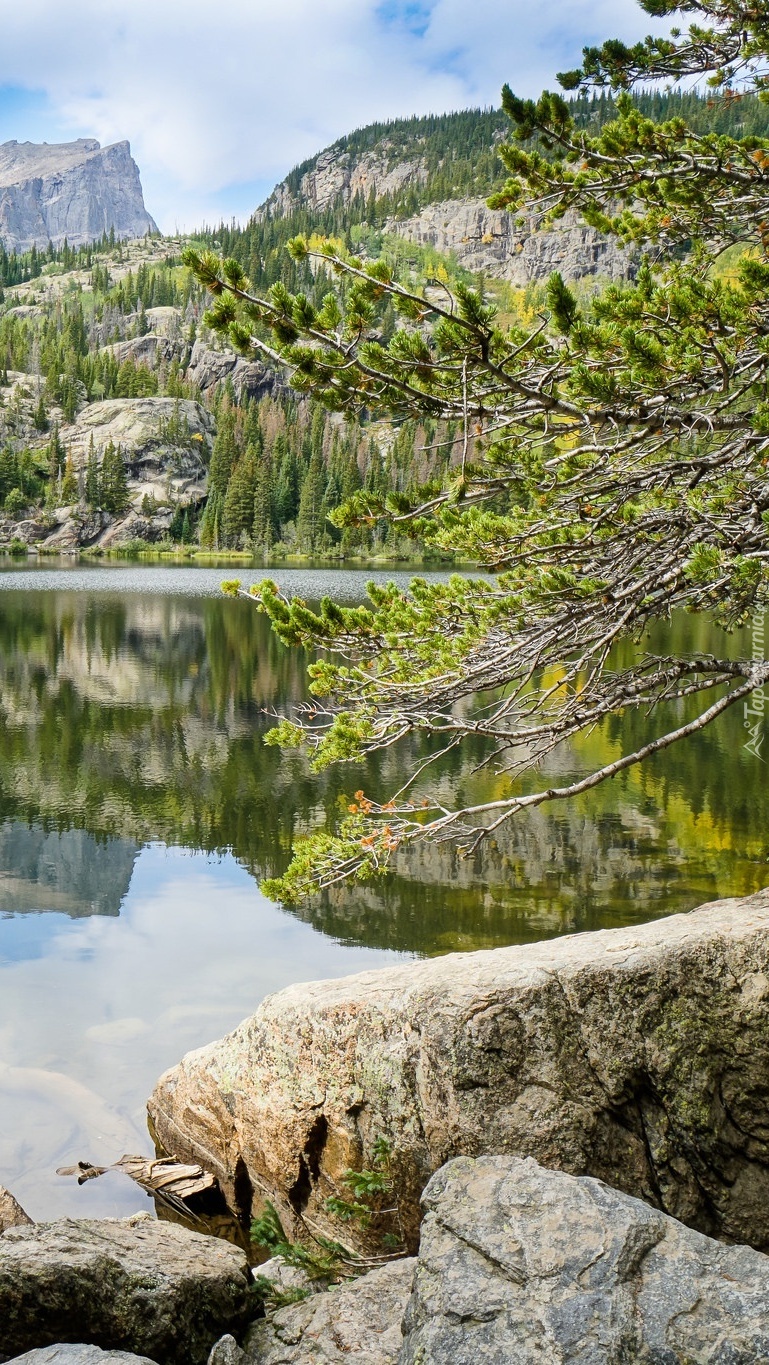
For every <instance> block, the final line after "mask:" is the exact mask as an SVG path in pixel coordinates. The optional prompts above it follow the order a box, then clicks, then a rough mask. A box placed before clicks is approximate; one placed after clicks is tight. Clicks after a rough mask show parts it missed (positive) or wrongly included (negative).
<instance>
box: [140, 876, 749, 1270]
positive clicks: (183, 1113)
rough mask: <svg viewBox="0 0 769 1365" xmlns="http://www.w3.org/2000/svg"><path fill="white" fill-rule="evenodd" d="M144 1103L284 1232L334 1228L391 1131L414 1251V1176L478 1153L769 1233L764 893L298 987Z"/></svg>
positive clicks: (162, 1128)
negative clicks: (270, 1210)
mask: <svg viewBox="0 0 769 1365" xmlns="http://www.w3.org/2000/svg"><path fill="white" fill-rule="evenodd" d="M150 1113H151V1117H152V1121H153V1123H154V1125H155V1129H156V1131H157V1134H158V1136H159V1139H160V1141H161V1142H162V1143H163V1144H164V1145H165V1146H166V1147H167V1148H168V1150H171V1151H174V1152H175V1153H177V1155H179V1156H180V1157H181V1158H183V1159H188V1158H189V1159H192V1160H196V1161H200V1162H201V1163H202V1164H203V1165H204V1166H205V1167H206V1168H207V1169H209V1170H212V1171H214V1172H215V1173H216V1174H217V1175H218V1176H219V1178H220V1181H221V1182H222V1185H223V1187H224V1189H225V1190H226V1192H227V1194H228V1197H229V1199H230V1200H231V1202H232V1204H233V1205H234V1206H235V1207H236V1208H238V1209H239V1211H240V1213H241V1215H242V1216H243V1217H246V1216H248V1214H249V1213H250V1211H251V1204H252V1203H253V1204H254V1205H255V1206H258V1205H259V1204H260V1202H261V1200H262V1198H263V1197H264V1196H265V1195H266V1196H267V1197H269V1198H270V1199H272V1200H273V1201H274V1202H275V1204H276V1206H277V1207H278V1209H279V1212H280V1214H281V1216H282V1217H283V1218H284V1221H285V1223H286V1225H287V1226H288V1227H292V1226H293V1227H294V1229H296V1227H297V1224H296V1222H295V1221H294V1222H293V1223H292V1219H293V1220H295V1219H296V1216H297V1215H299V1214H301V1215H302V1216H303V1217H304V1218H305V1219H307V1220H309V1222H310V1223H311V1225H313V1226H320V1227H321V1228H324V1229H326V1230H328V1231H331V1232H332V1233H336V1234H337V1235H339V1234H340V1232H341V1229H340V1228H337V1227H335V1225H334V1223H333V1220H332V1219H331V1217H330V1215H329V1214H328V1213H327V1211H326V1209H325V1200H326V1199H327V1198H328V1197H329V1196H330V1195H335V1194H339V1193H342V1194H343V1193H344V1187H343V1186H342V1185H341V1177H342V1176H343V1174H344V1172H345V1171H346V1170H347V1169H348V1168H350V1167H354V1168H356V1169H365V1168H367V1167H370V1166H371V1165H372V1162H373V1159H374V1144H375V1142H376V1140H377V1138H378V1137H380V1136H385V1137H387V1138H389V1139H390V1142H391V1144H392V1148H393V1153H394V1155H393V1173H394V1180H395V1190H394V1195H395V1198H396V1199H397V1201H398V1203H399V1205H400V1210H401V1216H402V1219H403V1223H404V1228H405V1232H406V1239H407V1243H408V1246H409V1248H410V1249H412V1250H413V1249H414V1248H415V1246H416V1243H417V1238H418V1226H419V1198H420V1195H421V1192H422V1190H423V1189H424V1187H425V1185H426V1184H427V1181H428V1179H429V1177H430V1175H431V1174H432V1173H433V1172H434V1171H436V1170H437V1169H438V1168H439V1167H440V1166H442V1165H443V1164H444V1162H446V1161H447V1160H449V1159H450V1158H452V1157H454V1156H457V1155H481V1154H484V1153H489V1152H495V1153H500V1152H503V1153H510V1154H514V1155H518V1156H524V1157H525V1156H532V1157H535V1158H536V1159H537V1160H538V1161H539V1162H541V1163H542V1164H543V1165H545V1166H547V1167H550V1168H553V1169H561V1170H564V1171H567V1172H571V1173H573V1174H576V1175H583V1174H587V1175H592V1176H596V1177H598V1178H599V1179H602V1180H604V1181H606V1183H607V1184H609V1185H612V1186H614V1187H616V1188H618V1189H620V1190H624V1191H626V1192H628V1193H630V1194H634V1195H637V1196H640V1197H641V1198H642V1199H645V1200H646V1201H647V1202H648V1203H649V1204H651V1205H656V1206H657V1207H659V1208H661V1209H663V1210H665V1211H666V1212H667V1213H670V1214H672V1215H674V1216H675V1217H677V1218H679V1219H680V1220H681V1221H683V1222H684V1223H687V1224H689V1225H690V1226H692V1227H695V1228H699V1229H700V1230H701V1231H703V1232H707V1233H709V1234H711V1235H714V1236H718V1237H724V1238H727V1239H729V1240H733V1241H737V1242H746V1243H749V1244H751V1245H753V1246H755V1247H767V1246H769V892H762V893H759V894H758V895H756V896H753V897H749V898H747V899H745V900H728V901H721V902H717V903H715V904H712V905H708V906H704V907H702V908H701V909H699V910H697V911H693V912H692V913H691V914H686V915H676V916H673V917H671V918H669V919H665V920H657V921H655V922H652V923H650V924H645V925H642V926H640V927H636V928H632V929H618V930H610V931H603V932H600V933H593V934H582V935H574V936H571V937H568V938H562V939H558V940H555V941H551V942H548V943H538V944H532V945H526V946H522V947H514V948H505V949H497V950H495V951H493V952H481V953H468V954H456V955H451V956H448V957H444V958H438V959H435V960H432V961H426V962H419V963H413V964H407V965H404V966H398V967H395V968H388V969H386V970H384V971H377V972H367V973H363V974H362V975H360V976H355V977H349V978H347V979H346V980H341V981H330V982H318V983H312V984H309V985H302V986H293V987H291V988H289V989H288V990H285V991H282V992H280V993H279V994H278V995H275V996H272V997H270V998H269V999H267V1000H265V1001H264V1002H263V1004H262V1005H261V1006H260V1008H259V1009H258V1010H257V1012H256V1014H255V1015H254V1016H253V1017H252V1018H250V1019H248V1020H246V1021H245V1023H243V1024H242V1025H241V1026H240V1027H239V1028H238V1029H236V1030H235V1032H234V1033H232V1034H230V1035H229V1036H228V1037H227V1038H225V1039H223V1040H222V1041H221V1042H219V1043H215V1044H213V1045H212V1046H210V1047H206V1048H203V1049H201V1050H199V1051H197V1052H193V1053H190V1054H189V1055H188V1056H187V1057H186V1058H185V1059H184V1060H183V1061H182V1062H181V1063H180V1064H179V1065H178V1066H176V1067H174V1068H173V1069H172V1070H171V1071H169V1072H167V1073H166V1075H165V1076H164V1077H162V1078H161V1080H160V1082H159V1083H158V1085H157V1088H156V1090H155V1093H154V1095H153V1097H152V1100H151V1102H150ZM349 1236H350V1229H349V1227H346V1228H345V1229H344V1237H346V1238H349ZM361 1238H362V1243H363V1244H365V1238H363V1235H361Z"/></svg>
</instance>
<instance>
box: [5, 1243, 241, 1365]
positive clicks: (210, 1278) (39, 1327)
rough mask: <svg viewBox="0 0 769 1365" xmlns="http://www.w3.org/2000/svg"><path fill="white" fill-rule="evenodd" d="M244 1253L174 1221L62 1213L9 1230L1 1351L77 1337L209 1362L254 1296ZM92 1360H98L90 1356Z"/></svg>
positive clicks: (161, 1357)
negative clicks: (47, 1220)
mask: <svg viewBox="0 0 769 1365" xmlns="http://www.w3.org/2000/svg"><path fill="white" fill-rule="evenodd" d="M250 1299H251V1295H250V1278H249V1272H248V1265H247V1262H246V1258H245V1256H244V1254H243V1252H241V1251H238V1249H237V1248H236V1247H233V1246H230V1245H229V1244H227V1243H225V1242H220V1241H217V1240H215V1239H214V1238H211V1237H202V1236H200V1235H199V1234H198V1233H194V1232H187V1231H186V1230H185V1229H183V1228H178V1227H174V1226H171V1225H170V1224H168V1223H158V1222H154V1221H152V1220H141V1221H140V1222H138V1223H131V1222H120V1221H117V1220H115V1221H109V1220H105V1221H102V1222H96V1221H88V1220H74V1219H69V1218H64V1219H60V1220H59V1221H57V1222H55V1223H38V1224H37V1225H36V1226H34V1227H22V1228H14V1229H10V1230H9V1231H7V1232H5V1233H3V1236H2V1237H0V1352H2V1353H4V1354H5V1355H6V1357H7V1356H12V1355H13V1354H14V1353H20V1352H22V1351H29V1350H32V1349H33V1348H35V1347H41V1346H48V1345H53V1344H54V1343H56V1342H60V1341H61V1339H62V1338H66V1337H70V1338H72V1337H75V1338H76V1339H77V1338H79V1339H80V1340H85V1341H86V1342H89V1343H91V1344H93V1345H98V1346H102V1347H104V1348H107V1349H114V1350H129V1351H134V1352H136V1353H137V1354H139V1355H146V1356H149V1357H150V1359H156V1360H158V1361H160V1362H162V1365H177V1362H178V1365H204V1362H205V1361H206V1359H207V1357H208V1353H209V1351H210V1349H211V1346H212V1345H213V1344H214V1342H215V1341H216V1340H217V1339H218V1338H219V1337H220V1336H221V1335H222V1333H223V1332H225V1331H233V1330H234V1331H240V1330H241V1329H242V1328H243V1327H244V1325H245V1323H246V1321H247V1319H248V1313H249V1304H250ZM89 1365H90V1363H89Z"/></svg>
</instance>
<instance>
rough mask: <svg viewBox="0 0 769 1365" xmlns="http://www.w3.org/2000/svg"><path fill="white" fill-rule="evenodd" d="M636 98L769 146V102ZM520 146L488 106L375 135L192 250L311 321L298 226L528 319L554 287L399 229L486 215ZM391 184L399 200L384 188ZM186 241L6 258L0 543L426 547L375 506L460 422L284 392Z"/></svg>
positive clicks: (598, 121) (320, 159)
mask: <svg viewBox="0 0 769 1365" xmlns="http://www.w3.org/2000/svg"><path fill="white" fill-rule="evenodd" d="M638 104H639V106H640V108H641V110H642V112H644V113H646V114H648V115H649V116H651V117H653V118H654V119H655V120H656V121H663V120H666V119H670V118H675V117H679V116H681V117H683V118H685V119H686V120H688V121H689V123H690V124H691V125H692V126H693V127H695V128H696V129H698V130H701V131H703V132H705V131H709V130H710V131H717V132H720V133H737V134H740V135H750V136H757V137H766V136H769V107H767V106H766V105H764V104H762V103H760V102H759V101H758V100H757V99H756V98H746V99H736V98H734V99H728V98H719V99H709V98H706V97H704V96H701V95H698V94H696V93H687V94H666V95H663V94H646V95H644V94H642V95H640V96H639V97H638ZM572 108H573V109H574V111H575V114H576V118H577V122H578V124H579V126H580V127H584V128H585V129H586V130H588V131H594V130H595V129H597V128H599V127H602V126H604V125H605V124H606V123H607V122H608V121H610V120H611V119H612V118H613V116H614V114H615V112H616V111H615V105H614V102H613V99H612V98H611V96H609V95H606V94H603V95H601V96H597V97H591V98H589V99H587V98H581V99H577V100H574V101H573V102H572ZM507 134H508V127H507V120H506V118H505V117H504V115H503V114H502V113H501V112H500V111H494V110H485V111H483V110H470V111H464V112H462V113H457V114H448V115H441V116H431V117H427V118H413V119H405V120H398V121H395V122H392V123H385V124H372V125H370V126H369V127H366V128H363V129H359V130H357V131H356V132H354V133H351V134H350V135H349V136H347V137H345V138H341V139H340V140H339V141H338V142H337V143H335V144H334V146H333V147H331V148H329V149H327V151H326V152H324V153H322V154H320V155H319V156H317V157H314V158H312V159H310V160H308V161H307V162H305V163H303V164H302V165H300V166H298V167H296V168H295V170H293V171H292V172H291V174H290V175H289V176H288V177H287V178H286V180H285V181H284V182H283V184H282V185H281V186H278V188H277V189H276V191H275V192H274V194H273V195H272V196H271V197H270V199H269V200H268V201H267V204H266V205H264V206H263V207H262V209H260V210H259V211H257V213H256V214H255V215H254V217H253V218H252V220H251V222H250V223H249V224H248V225H247V226H245V227H244V228H237V227H233V226H231V227H225V226H224V225H222V226H220V227H219V228H218V229H217V230H215V231H213V230H212V231H206V232H203V233H201V234H200V236H199V238H198V241H199V242H200V244H202V245H211V244H213V245H214V246H215V248H216V249H217V250H218V251H220V252H221V253H222V254H223V255H225V256H231V257H234V258H235V259H237V260H238V261H240V262H241V263H242V265H243V266H244V268H245V270H246V272H247V273H248V275H249V276H250V278H251V280H252V283H253V285H254V287H255V288H256V289H257V290H258V291H264V290H266V289H268V288H270V287H271V286H273V285H275V284H282V285H284V286H286V287H287V288H288V289H289V290H292V291H296V290H303V291H304V292H305V294H306V297H307V302H308V306H309V307H311V308H315V309H320V308H321V307H322V305H323V300H324V298H325V297H326V295H327V294H328V293H329V291H331V290H333V289H334V287H335V284H334V278H333V275H331V274H329V273H328V272H327V271H326V270H325V269H323V268H321V269H318V268H316V267H315V268H313V267H311V265H310V263H309V261H307V260H305V261H300V262H298V263H297V261H295V260H294V259H293V258H292V257H291V255H290V254H289V253H288V252H287V251H286V249H285V247H286V243H287V241H288V240H289V239H290V238H292V237H294V236H295V235H296V234H297V233H305V234H313V233H315V234H320V235H328V236H333V237H336V238H337V239H340V240H341V241H342V242H343V243H344V244H345V245H346V246H347V247H349V248H354V249H355V250H356V251H357V252H358V253H360V254H362V255H363V256H364V257H367V258H368V259H372V258H376V257H378V256H385V257H387V259H388V260H390V261H391V262H392V263H393V265H394V267H395V269H396V273H399V274H400V276H401V277H402V278H403V279H407V280H409V281H411V282H413V283H415V284H417V285H419V286H423V285H424V284H425V283H426V282H427V281H429V280H430V279H436V280H438V281H443V282H444V283H454V284H456V283H460V284H465V285H473V284H475V285H478V284H481V287H485V288H486V289H487V290H489V289H490V290H493V296H494V299H495V301H496V303H497V304H498V306H499V307H500V308H501V310H502V315H503V319H505V320H506V319H508V318H514V317H516V316H518V317H519V318H522V319H523V320H527V321H531V319H532V318H533V317H534V313H535V310H536V308H537V307H538V306H539V305H540V304H541V302H542V289H543V282H542V283H539V284H538V283H536V282H535V283H534V284H533V285H532V286H531V287H530V288H529V289H527V290H515V289H512V288H510V287H509V286H507V285H504V284H501V283H499V282H495V281H494V280H493V278H491V275H492V272H491V271H487V272H486V274H485V284H484V282H483V281H482V280H481V279H480V278H479V276H478V274H475V275H474V274H473V273H470V272H468V271H467V269H463V268H462V267H461V266H460V265H459V264H458V262H457V260H456V259H455V258H453V259H452V258H451V257H444V256H441V255H440V253H438V252H436V251H435V250H434V249H432V248H431V247H429V246H424V245H423V246H420V245H418V244H414V243H413V242H408V243H407V242H404V241H402V240H401V238H400V237H399V235H398V224H399V221H400V220H401V219H404V218H405V216H407V215H409V214H414V213H415V212H421V211H423V210H424V209H425V208H426V207H429V205H430V204H432V203H443V202H444V201H446V200H451V199H456V200H460V199H465V198H467V197H468V196H469V197H471V198H472V197H473V196H476V197H478V202H479V203H482V202H483V201H482V198H481V196H485V195H487V194H489V193H490V192H491V191H492V190H493V189H495V188H498V187H499V186H500V184H501V183H502V180H503V168H502V165H501V162H500V160H499V158H498V156H497V151H496V148H497V145H498V143H499V141H500V140H501V139H502V138H503V137H504V136H507ZM340 167H341V170H340ZM367 177H368V183H369V188H368V190H365V184H366V183H367ZM378 184H379V185H386V186H388V188H386V189H385V190H384V191H383V192H382V193H381V194H380V193H378V192H377V188H376V187H377V185H378ZM181 247H182V243H180V242H178V241H174V242H171V241H169V242H165V243H164V242H162V241H157V240H156V241H154V242H150V241H147V242H145V243H143V244H140V243H137V244H134V246H126V245H125V244H121V243H119V242H116V241H115V239H114V236H113V237H112V238H109V237H105V238H104V239H103V240H102V241H101V242H99V243H96V244H94V245H93V246H89V247H81V248H79V249H78V250H73V249H72V248H70V247H69V246H68V245H67V244H66V243H65V244H64V246H63V247H62V248H60V249H59V250H55V249H54V248H53V247H49V249H48V250H47V251H45V252H40V251H38V250H36V249H33V250H31V251H29V252H27V253H24V254H22V255H15V254H13V253H8V252H6V251H5V250H3V249H0V381H1V383H0V504H1V505H2V511H3V513H4V516H5V520H4V522H2V525H0V541H2V540H3V539H5V540H6V542H7V541H8V540H9V539H11V538H12V537H13V536H16V537H17V539H19V538H20V539H21V540H25V541H30V540H32V541H35V542H36V543H39V544H43V545H45V544H49V545H50V547H51V548H62V547H64V548H66V547H68V546H70V545H82V544H98V545H102V546H104V547H106V548H109V547H110V546H113V545H114V546H115V547H118V546H120V545H121V544H123V545H125V544H126V543H128V544H130V543H132V542H136V543H138V542H140V541H142V540H151V541H156V542H160V543H183V544H193V543H195V544H198V543H199V544H200V545H201V547H202V548H204V549H209V550H213V549H226V548H231V549H251V550H253V551H254V552H255V553H258V554H266V553H270V554H276V553H277V554H283V553H300V554H311V555H320V554H335V555H339V554H342V555H350V554H371V553H377V554H387V555H399V554H405V555H413V554H414V553H416V552H418V549H419V547H418V545H417V543H416V542H415V541H414V540H413V539H409V538H408V537H407V536H406V535H405V534H403V535H402V534H400V533H397V532H396V531H394V529H393V527H392V525H388V523H386V522H385V521H384V520H383V519H382V518H381V517H379V516H378V515H377V513H376V510H375V509H376V508H377V507H381V505H382V501H383V499H384V498H385V497H386V496H387V495H396V496H398V495H403V494H408V493H409V492H410V491H411V490H413V489H414V488H415V487H417V486H420V487H423V486H427V487H428V488H429V487H430V486H432V485H434V486H435V487H436V488H437V487H438V485H439V483H440V481H441V479H442V478H443V477H444V475H445V473H446V470H447V468H448V467H449V466H450V465H451V463H452V461H458V460H459V458H460V441H459V432H458V425H457V424H455V425H454V426H453V427H452V426H448V427H447V426H446V425H445V424H436V423H434V422H430V421H427V420H426V421H424V422H422V423H421V425H419V426H416V425H415V424H414V423H411V422H405V423H402V424H398V423H397V422H396V423H392V422H388V423H383V422H373V423H372V421H371V420H370V419H369V417H368V416H367V414H366V412H365V411H363V412H361V413H360V414H359V415H358V417H357V419H356V420H355V421H352V422H350V421H346V420H344V419H343V418H342V416H340V415H334V414H329V413H327V412H326V411H325V410H324V409H322V408H319V407H317V406H314V405H313V404H312V403H310V401H309V400H308V399H305V398H303V397H302V396H301V394H299V393H293V392H292V391H291V390H290V388H289V387H288V384H287V381H286V379H285V376H283V375H282V374H279V373H277V372H276V371H271V370H270V369H269V367H267V368H265V366H264V365H262V364H260V363H256V362H253V363H251V362H248V361H246V360H242V359H238V358H237V357H236V356H235V355H234V354H233V353H231V352H229V351H227V349H226V347H225V349H224V350H223V349H222V347H221V343H220V342H219V341H218V340H217V338H216V337H215V336H214V334H213V333H212V332H211V331H209V329H208V328H207V326H206V324H205V321H204V313H205V310H206V307H207V305H208V302H209V300H208V298H207V296H206V294H205V291H204V290H203V289H202V288H201V286H200V285H199V284H198V283H197V282H196V281H195V280H194V279H193V277H192V276H191V274H190V273H189V272H188V271H187V270H186V269H185V268H184V267H183V266H182V264H181V256H180V251H181ZM599 285H600V280H599V281H598V283H597V284H594V285H593V286H592V287H599ZM380 325H381V336H382V339H383V340H384V341H386V340H388V339H389V338H390V337H391V336H392V335H393V333H394V331H395V330H396V328H397V327H398V326H399V322H398V319H397V316H396V314H395V312H394V311H393V309H392V308H391V307H388V308H385V309H384V310H383V312H382V316H381V324H380ZM169 400H170V401H171V406H170V407H169ZM115 402H117V404H118V408H115V406H114V404H115ZM121 404H122V405H123V408H122V409H121V408H120V405H121ZM131 404H133V405H134V407H133V408H130V405H131ZM126 405H129V410H128V411H126V410H125V408H126ZM174 405H176V406H174ZM206 414H210V417H208V416H206ZM207 423H209V425H206V424H207ZM353 494H362V495H363V496H362V499H359V504H360V506H362V507H363V508H364V509H365V507H366V505H367V504H368V503H370V506H371V509H372V511H371V515H370V516H369V517H368V518H365V517H364V519H363V520H361V521H360V522H359V523H358V524H356V525H351V524H350V525H345V526H335V525H333V524H332V522H330V521H329V513H331V512H333V511H334V510H335V509H336V508H338V507H339V506H340V505H342V504H343V503H344V502H346V500H347V499H349V498H350V497H351V495H353ZM20 526H21V529H19V527H20Z"/></svg>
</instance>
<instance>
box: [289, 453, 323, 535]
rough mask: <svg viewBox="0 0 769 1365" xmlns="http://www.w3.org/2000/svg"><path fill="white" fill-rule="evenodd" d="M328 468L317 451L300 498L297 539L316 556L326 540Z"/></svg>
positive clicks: (313, 456)
mask: <svg viewBox="0 0 769 1365" xmlns="http://www.w3.org/2000/svg"><path fill="white" fill-rule="evenodd" d="M327 482H328V480H327V475H326V468H325V465H324V463H323V456H322V455H321V454H320V453H319V451H317V450H316V451H315V452H314V453H313V455H312V456H311V458H310V463H309V466H308V468H307V473H306V475H305V477H304V481H303V483H302V491H301V494H300V497H299V511H298V512H297V517H296V537H297V540H298V541H299V544H300V546H301V548H302V549H303V550H306V551H307V552H308V553H309V554H315V553H316V552H317V551H318V550H319V549H320V547H321V544H322V543H323V541H324V539H325V538H326V516H327V505H326V498H325V493H326V484H327Z"/></svg>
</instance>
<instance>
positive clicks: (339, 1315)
mask: <svg viewBox="0 0 769 1365" xmlns="http://www.w3.org/2000/svg"><path fill="white" fill-rule="evenodd" d="M414 1264H415V1263H414V1261H413V1260H403V1261H394V1262H393V1263H392V1264H391V1265H386V1266H381V1267H380V1268H379V1269H377V1270H372V1271H370V1273H369V1274H368V1275H364V1276H363V1278H362V1279H359V1280H352V1281H351V1282H349V1283H348V1284H344V1285H340V1286H338V1287H337V1288H335V1289H329V1290H328V1291H327V1292H326V1293H325V1294H314V1295H313V1296H312V1298H310V1299H305V1300H304V1302H303V1303H296V1304H292V1305H291V1307H290V1308H281V1309H279V1310H278V1312H277V1313H275V1314H274V1315H273V1316H272V1317H271V1318H269V1319H265V1320H263V1321H261V1322H256V1323H254V1325H253V1327H251V1329H250V1330H249V1333H248V1335H247V1337H246V1341H245V1347H244V1354H243V1357H242V1365H347V1362H350V1365H396V1362H397V1360H398V1359H399V1355H400V1351H401V1347H402V1345H403V1337H402V1335H401V1319H402V1317H403V1313H404V1310H405V1308H406V1304H407V1302H408V1299H409V1295H410V1293H411V1282H412V1279H413V1275H414ZM450 1359H451V1357H449V1356H446V1357H445V1359H444V1361H443V1362H442V1365H448V1361H449V1360H450ZM214 1365H225V1361H224V1360H221V1361H220V1360H219V1358H218V1357H215V1359H214ZM227 1365H229V1361H228V1362H227ZM233 1365H237V1362H235V1361H233Z"/></svg>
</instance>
